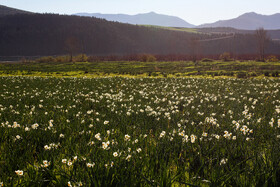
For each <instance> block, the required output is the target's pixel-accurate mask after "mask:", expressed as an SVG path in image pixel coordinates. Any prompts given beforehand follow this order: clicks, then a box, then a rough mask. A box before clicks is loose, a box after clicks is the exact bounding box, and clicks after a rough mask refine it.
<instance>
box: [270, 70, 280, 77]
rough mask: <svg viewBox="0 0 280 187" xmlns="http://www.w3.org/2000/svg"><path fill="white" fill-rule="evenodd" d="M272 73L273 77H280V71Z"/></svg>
mask: <svg viewBox="0 0 280 187" xmlns="http://www.w3.org/2000/svg"><path fill="white" fill-rule="evenodd" d="M271 75H272V77H279V73H278V71H275V72H273V73H272V74H271Z"/></svg>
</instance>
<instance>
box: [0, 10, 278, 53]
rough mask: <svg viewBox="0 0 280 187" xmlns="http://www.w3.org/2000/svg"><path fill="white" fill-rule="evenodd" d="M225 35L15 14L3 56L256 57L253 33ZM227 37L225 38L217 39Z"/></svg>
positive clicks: (1, 30)
mask: <svg viewBox="0 0 280 187" xmlns="http://www.w3.org/2000/svg"><path fill="white" fill-rule="evenodd" d="M227 36H228V35H226V34H224V35H223V34H209V33H208V34H207V33H204V34H203V33H195V32H192V33H191V32H182V31H172V30H167V29H162V28H156V27H146V26H141V25H130V24H123V23H118V22H110V21H106V20H104V19H98V18H89V17H79V16H67V15H56V14H16V15H7V16H2V17H0V56H17V55H19V56H35V55H38V56H46V55H65V54H73V55H75V54H80V53H83V54H87V55H128V54H144V53H148V54H154V55H157V54H159V55H168V54H186V55H197V54H200V55H214V54H222V53H224V52H229V53H231V54H237V55H240V54H256V53H257V42H256V38H255V36H254V35H253V34H241V33H240V34H235V35H234V36H233V37H229V38H227ZM223 37H225V39H220V40H215V38H223ZM211 39H214V40H211ZM266 49H267V50H266V53H267V54H279V53H280V45H279V43H275V42H272V41H270V42H269V44H268V45H267V48H266Z"/></svg>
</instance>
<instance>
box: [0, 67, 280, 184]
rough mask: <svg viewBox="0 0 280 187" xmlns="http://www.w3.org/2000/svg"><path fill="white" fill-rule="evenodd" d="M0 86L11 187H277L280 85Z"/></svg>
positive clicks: (53, 81) (53, 82)
mask: <svg viewBox="0 0 280 187" xmlns="http://www.w3.org/2000/svg"><path fill="white" fill-rule="evenodd" d="M68 73H69V72H68ZM77 73H78V72H77ZM0 85H1V89H0V95H1V97H0V145H1V146H0V153H1V154H0V173H1V176H0V182H3V184H4V186H16V185H19V186H66V185H68V182H70V183H71V185H73V186H74V185H78V184H79V183H80V182H81V183H82V184H83V185H84V186H172V185H173V186H179V185H187V184H190V185H194V186H223V185H225V186H263V185H273V186H278V185H279V183H280V181H279V173H280V94H279V86H280V80H279V79H246V80H243V79H228V78H227V79H224V78H219V79H203V78H118V77H115V78H100V77H99V78H84V77H83V78H76V77H75V78H55V77H46V78H43V77H33V76H30V77H27V76H24V77H22V76H10V77H0ZM34 124H38V127H35V125H34ZM126 135H129V138H127V136H126ZM192 137H193V138H194V139H192ZM106 142H109V145H108V147H106V146H105V147H104V144H106ZM48 147H50V150H48V149H49V148H48ZM114 155H115V156H114ZM63 159H66V163H64V161H63ZM44 161H46V162H45V165H44V163H43V162H44ZM93 163H94V164H95V165H94V166H93V167H89V166H90V164H93ZM17 170H21V171H23V175H22V176H21V175H17V174H16V173H15V171H17Z"/></svg>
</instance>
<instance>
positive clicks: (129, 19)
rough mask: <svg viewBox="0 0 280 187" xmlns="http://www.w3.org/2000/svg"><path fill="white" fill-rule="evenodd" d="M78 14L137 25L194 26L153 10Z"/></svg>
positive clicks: (79, 14)
mask: <svg viewBox="0 0 280 187" xmlns="http://www.w3.org/2000/svg"><path fill="white" fill-rule="evenodd" d="M75 15H78V16H88V17H96V18H103V19H106V20H108V21H117V22H121V23H130V24H137V25H157V26H164V27H188V28H192V27H195V26H194V25H192V24H190V23H188V22H186V21H185V20H183V19H181V18H179V17H176V16H168V15H163V14H157V13H155V12H150V13H145V14H137V15H127V14H100V13H92V14H91V13H77V14H75Z"/></svg>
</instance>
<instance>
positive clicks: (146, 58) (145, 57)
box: [140, 54, 157, 62]
mask: <svg viewBox="0 0 280 187" xmlns="http://www.w3.org/2000/svg"><path fill="white" fill-rule="evenodd" d="M140 60H141V61H142V62H155V61H156V60H157V59H156V57H155V56H153V55H146V54H145V55H142V56H141V57H140Z"/></svg>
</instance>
